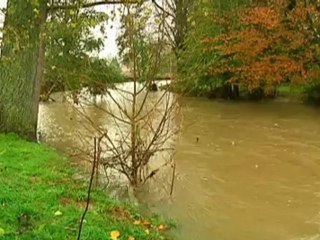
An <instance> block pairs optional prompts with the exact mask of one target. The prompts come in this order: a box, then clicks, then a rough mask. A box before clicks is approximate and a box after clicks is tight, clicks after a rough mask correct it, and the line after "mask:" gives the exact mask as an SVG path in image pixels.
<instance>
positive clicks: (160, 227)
mask: <svg viewBox="0 0 320 240" xmlns="http://www.w3.org/2000/svg"><path fill="white" fill-rule="evenodd" d="M166 228H167V227H166V226H165V225H163V224H160V225H159V226H158V230H165V229H166Z"/></svg>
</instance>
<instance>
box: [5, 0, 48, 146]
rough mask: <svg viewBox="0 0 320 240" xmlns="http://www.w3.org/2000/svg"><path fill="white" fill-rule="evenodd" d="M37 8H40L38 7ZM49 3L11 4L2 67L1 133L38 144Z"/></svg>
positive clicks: (41, 0)
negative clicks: (43, 31)
mask: <svg viewBox="0 0 320 240" xmlns="http://www.w3.org/2000/svg"><path fill="white" fill-rule="evenodd" d="M35 4H36V5H35ZM46 8H47V1H46V0H38V1H33V2H32V1H21V0H10V1H8V3H7V13H6V25H5V29H4V31H5V34H4V39H3V48H2V56H1V64H0V132H4V133H8V132H13V133H16V134H18V135H20V136H21V137H23V138H26V139H28V140H33V141H35V140H36V131H37V121H38V108H39V97H40V84H41V80H42V78H43V71H44V53H45V46H44V39H43V36H42V33H41V32H42V28H43V27H44V23H45V21H46Z"/></svg>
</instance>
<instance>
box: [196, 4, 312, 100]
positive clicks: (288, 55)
mask: <svg viewBox="0 0 320 240" xmlns="http://www.w3.org/2000/svg"><path fill="white" fill-rule="evenodd" d="M286 6H287V5H286V4H284V3H282V4H281V3H279V1H277V3H272V4H268V6H261V5H256V6H251V7H249V8H245V9H242V10H241V11H239V12H238V13H237V16H238V19H239V25H238V26H237V27H236V29H234V30H231V31H229V32H226V33H223V34H221V35H219V36H217V37H214V38H210V37H208V38H206V39H203V41H202V43H203V44H204V46H205V49H206V51H217V52H219V53H220V54H221V55H220V56H221V57H220V59H219V61H216V62H215V64H213V65H212V66H210V68H209V69H208V72H209V74H211V75H216V74H226V73H228V74H229V76H230V77H229V79H228V82H230V83H237V84H240V85H241V86H245V87H246V88H248V89H249V90H250V91H252V90H256V89H261V88H263V89H264V91H265V93H267V94H269V93H273V91H274V87H275V86H278V85H280V84H281V83H283V82H287V81H290V82H301V81H305V80H306V78H307V76H308V70H309V69H308V66H307V65H308V64H309V62H310V61H312V60H313V57H314V56H311V55H310V51H308V47H309V46H310V45H311V42H310V40H311V39H309V37H308V35H306V34H305V33H304V32H303V31H299V30H298V29H296V27H297V25H298V22H299V21H301V22H305V21H306V20H307V19H306V16H299V18H298V19H296V18H295V17H294V14H295V12H296V11H300V12H301V11H303V10H304V11H306V10H305V9H304V8H303V7H302V6H297V7H295V9H294V12H290V13H289V14H287V12H286ZM291 11H292V10H291ZM306 12H307V11H306Z"/></svg>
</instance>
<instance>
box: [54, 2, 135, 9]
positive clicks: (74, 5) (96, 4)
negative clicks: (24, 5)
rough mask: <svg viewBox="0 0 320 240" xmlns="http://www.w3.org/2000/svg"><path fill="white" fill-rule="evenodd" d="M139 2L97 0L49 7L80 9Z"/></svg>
mask: <svg viewBox="0 0 320 240" xmlns="http://www.w3.org/2000/svg"><path fill="white" fill-rule="evenodd" d="M137 3H139V1H138V0H130V1H127V0H104V1H96V2H90V3H83V4H73V5H53V6H50V7H49V8H48V10H49V11H55V10H61V9H62V10H63V9H64V10H67V9H78V8H90V7H95V6H99V5H113V4H137Z"/></svg>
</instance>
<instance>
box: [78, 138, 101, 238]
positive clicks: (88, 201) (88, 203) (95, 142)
mask: <svg viewBox="0 0 320 240" xmlns="http://www.w3.org/2000/svg"><path fill="white" fill-rule="evenodd" d="M96 158H97V138H94V157H93V164H92V170H91V176H90V182H89V187H88V193H87V202H86V208H85V210H84V212H83V214H82V217H81V220H80V226H79V231H78V237H77V240H80V239H81V231H82V226H83V221H84V218H85V217H86V214H87V212H88V210H89V205H90V195H91V190H92V183H93V178H94V174H95V169H96Z"/></svg>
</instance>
